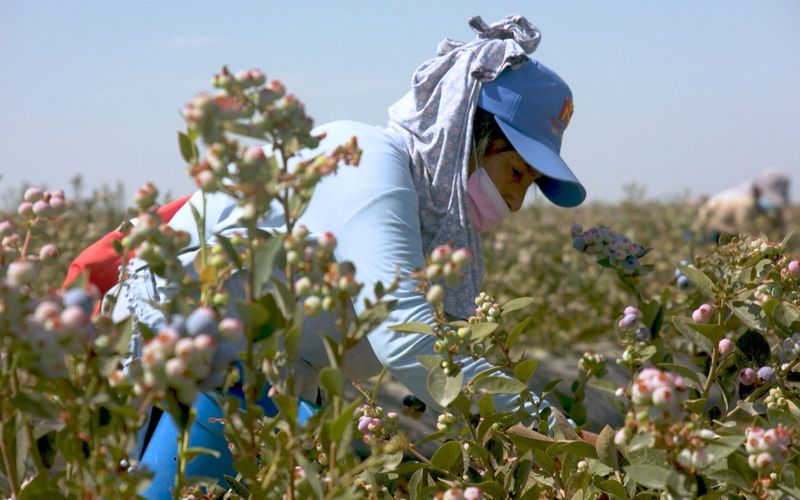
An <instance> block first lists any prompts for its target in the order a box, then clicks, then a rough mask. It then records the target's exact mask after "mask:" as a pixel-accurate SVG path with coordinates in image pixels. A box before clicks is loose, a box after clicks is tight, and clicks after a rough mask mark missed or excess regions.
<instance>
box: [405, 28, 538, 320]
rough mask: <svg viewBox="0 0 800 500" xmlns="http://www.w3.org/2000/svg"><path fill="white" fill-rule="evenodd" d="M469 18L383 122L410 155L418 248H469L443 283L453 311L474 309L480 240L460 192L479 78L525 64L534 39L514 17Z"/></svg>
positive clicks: (455, 313)
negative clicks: (452, 278)
mask: <svg viewBox="0 0 800 500" xmlns="http://www.w3.org/2000/svg"><path fill="white" fill-rule="evenodd" d="M469 25H470V26H471V27H472V29H473V30H474V31H475V32H476V33H477V37H476V39H475V40H473V41H471V42H467V43H464V42H460V41H457V40H452V39H449V38H446V39H445V40H443V41H442V42H441V43H440V44H439V47H438V49H437V57H435V58H433V59H430V60H428V61H425V62H424V63H423V64H422V65H421V66H420V67H419V68H417V70H416V71H415V72H414V76H413V78H412V88H411V90H410V91H409V92H408V93H407V94H406V95H405V96H403V98H401V99H400V100H399V101H397V102H396V103H394V104H393V105H392V106H391V107H390V108H389V126H390V127H392V128H393V129H395V130H397V131H398V132H399V133H400V134H401V135H402V136H403V138H404V140H405V142H406V146H407V148H408V151H409V153H410V155H411V162H412V166H411V171H412V177H413V179H414V184H415V186H416V189H417V194H418V195H419V211H420V225H421V229H422V245H423V251H424V253H425V255H430V253H431V251H432V250H433V249H434V248H436V247H437V246H439V245H443V244H450V245H452V246H453V248H467V249H469V250H470V251H471V252H472V256H473V258H472V260H471V262H470V265H469V267H468V268H467V269H464V270H463V272H464V276H463V279H462V281H461V282H460V283H459V284H458V285H446V286H445V289H446V293H445V300H444V308H445V311H446V312H447V314H449V315H451V316H453V317H456V318H467V317H469V316H471V315H473V314H474V312H475V309H474V298H475V297H476V296H477V295H478V293H479V292H480V286H481V282H482V280H483V269H484V268H483V251H482V249H481V239H480V236H479V234H478V232H477V230H476V229H475V227H474V225H473V223H472V220H471V218H470V214H469V201H468V198H467V196H468V195H467V191H466V189H467V187H466V186H467V177H468V175H469V173H468V168H469V151H470V147H471V138H472V121H473V115H474V113H475V108H476V104H477V100H478V95H479V92H480V84H481V82H487V81H492V80H494V79H495V78H496V77H497V76H498V75H499V74H500V73H501V72H502V71H503V70H505V69H506V68H508V67H511V68H514V69H516V68H518V67H520V66H521V65H522V64H525V63H526V62H527V61H528V57H527V54H529V53H531V52H533V51H534V50H536V47H537V46H538V45H539V40H540V38H541V35H540V33H539V30H538V29H537V28H536V27H535V26H533V25H532V24H531V23H530V22H529V21H528V20H527V19H525V18H524V17H522V16H507V17H505V18H503V19H502V20H500V21H499V22H497V23H494V24H492V25H487V24H486V23H485V22H484V21H483V20H482V19H481V18H480V17H473V18H471V19H470V20H469Z"/></svg>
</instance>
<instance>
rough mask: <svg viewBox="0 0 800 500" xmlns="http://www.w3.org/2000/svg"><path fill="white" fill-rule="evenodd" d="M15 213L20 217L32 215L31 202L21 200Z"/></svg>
mask: <svg viewBox="0 0 800 500" xmlns="http://www.w3.org/2000/svg"><path fill="white" fill-rule="evenodd" d="M17 213H18V214H19V215H21V216H22V217H31V216H32V215H33V203H31V202H29V201H23V202H22V203H20V204H19V206H18V207H17Z"/></svg>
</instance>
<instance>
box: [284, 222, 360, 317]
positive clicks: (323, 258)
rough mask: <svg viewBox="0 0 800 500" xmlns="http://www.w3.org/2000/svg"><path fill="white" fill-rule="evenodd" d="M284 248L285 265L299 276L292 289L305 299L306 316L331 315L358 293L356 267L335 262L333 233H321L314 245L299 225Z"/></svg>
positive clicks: (287, 237)
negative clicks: (342, 303)
mask: <svg viewBox="0 0 800 500" xmlns="http://www.w3.org/2000/svg"><path fill="white" fill-rule="evenodd" d="M283 248H284V250H286V262H287V263H288V264H290V265H293V266H295V267H296V269H297V270H298V271H299V273H300V275H301V276H300V278H298V279H297V280H295V282H294V289H295V292H296V293H297V294H298V295H299V296H303V297H305V299H304V300H303V309H304V311H305V313H306V314H307V315H309V316H314V315H316V314H319V312H320V311H333V310H335V309H336V308H337V305H339V304H340V303H341V300H344V299H352V298H354V297H356V296H357V295H358V294H359V292H360V291H361V287H362V284H361V283H358V282H357V281H356V279H355V274H356V268H355V266H354V265H353V264H352V263H351V262H340V263H337V262H334V260H333V250H334V249H335V248H336V237H335V236H334V235H333V234H332V233H330V232H324V233H322V234H321V235H319V237H318V238H316V244H314V239H313V238H311V237H310V236H309V232H308V228H306V227H305V226H303V225H299V226H296V227H295V228H294V229H293V230H292V233H291V234H289V235H288V236H286V239H285V240H284V242H283ZM340 299H341V300H340Z"/></svg>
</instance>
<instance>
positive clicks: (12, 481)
mask: <svg viewBox="0 0 800 500" xmlns="http://www.w3.org/2000/svg"><path fill="white" fill-rule="evenodd" d="M0 451H1V452H2V453H3V463H4V464H5V466H6V478H8V484H9V486H10V487H11V498H16V497H17V472H16V470H15V469H16V466H15V464H12V463H11V460H10V459H9V456H10V455H9V454H8V450H7V449H6V430H5V421H3V420H0Z"/></svg>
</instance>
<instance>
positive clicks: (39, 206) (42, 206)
mask: <svg viewBox="0 0 800 500" xmlns="http://www.w3.org/2000/svg"><path fill="white" fill-rule="evenodd" d="M52 211H53V210H52V209H51V208H50V204H49V203H47V202H46V201H44V200H39V201H37V202H35V203H34V204H33V213H34V214H36V215H50V213H51V212H52Z"/></svg>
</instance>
